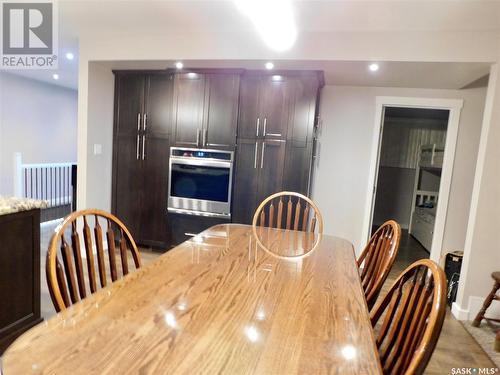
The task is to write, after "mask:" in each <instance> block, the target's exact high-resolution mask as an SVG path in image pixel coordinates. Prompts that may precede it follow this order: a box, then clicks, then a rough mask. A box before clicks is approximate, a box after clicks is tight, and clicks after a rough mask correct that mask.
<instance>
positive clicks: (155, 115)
mask: <svg viewBox="0 0 500 375" xmlns="http://www.w3.org/2000/svg"><path fill="white" fill-rule="evenodd" d="M173 79H174V77H173V75H172V74H155V75H149V76H148V78H147V80H146V81H147V84H146V95H145V96H146V101H145V107H146V108H145V110H144V112H145V113H146V116H147V121H146V127H147V129H146V131H147V133H148V134H150V135H152V136H154V135H159V136H168V135H170V132H171V130H172V117H173V116H172V106H173V89H174V82H173ZM143 125H144V121H143Z"/></svg>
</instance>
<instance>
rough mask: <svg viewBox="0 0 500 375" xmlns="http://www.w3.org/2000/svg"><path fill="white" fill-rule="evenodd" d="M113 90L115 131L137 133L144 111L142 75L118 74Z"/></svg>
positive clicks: (123, 133) (129, 133)
mask: <svg viewBox="0 0 500 375" xmlns="http://www.w3.org/2000/svg"><path fill="white" fill-rule="evenodd" d="M115 90H116V112H115V122H116V124H115V133H116V134H121V135H137V132H138V128H139V126H141V124H142V114H143V112H144V108H143V102H144V75H142V74H123V75H118V76H117V80H116V86H115Z"/></svg>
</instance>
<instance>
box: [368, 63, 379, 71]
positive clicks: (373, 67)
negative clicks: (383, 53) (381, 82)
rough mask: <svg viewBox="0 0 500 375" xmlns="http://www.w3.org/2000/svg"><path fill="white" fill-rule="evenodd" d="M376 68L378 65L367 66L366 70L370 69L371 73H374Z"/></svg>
mask: <svg viewBox="0 0 500 375" xmlns="http://www.w3.org/2000/svg"><path fill="white" fill-rule="evenodd" d="M378 68H379V66H378V64H375V63H373V64H370V65H368V69H370V71H371V72H376V71H377V70H378Z"/></svg>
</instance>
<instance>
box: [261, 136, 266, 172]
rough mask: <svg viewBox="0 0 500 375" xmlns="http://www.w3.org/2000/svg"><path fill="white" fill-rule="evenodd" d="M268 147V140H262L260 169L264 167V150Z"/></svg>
mask: <svg viewBox="0 0 500 375" xmlns="http://www.w3.org/2000/svg"><path fill="white" fill-rule="evenodd" d="M265 149H266V142H262V155H261V156H260V169H262V168H264V150H265Z"/></svg>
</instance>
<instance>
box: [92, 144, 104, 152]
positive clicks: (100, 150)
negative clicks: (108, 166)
mask: <svg viewBox="0 0 500 375" xmlns="http://www.w3.org/2000/svg"><path fill="white" fill-rule="evenodd" d="M101 154H102V145H101V144H99V143H94V155H101Z"/></svg>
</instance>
